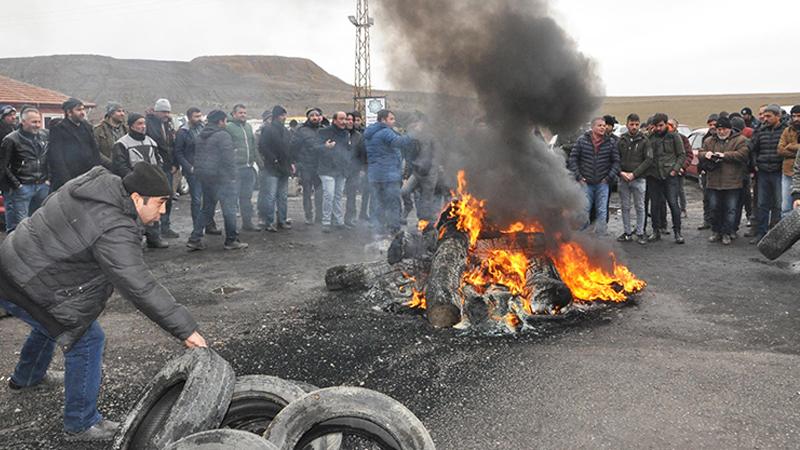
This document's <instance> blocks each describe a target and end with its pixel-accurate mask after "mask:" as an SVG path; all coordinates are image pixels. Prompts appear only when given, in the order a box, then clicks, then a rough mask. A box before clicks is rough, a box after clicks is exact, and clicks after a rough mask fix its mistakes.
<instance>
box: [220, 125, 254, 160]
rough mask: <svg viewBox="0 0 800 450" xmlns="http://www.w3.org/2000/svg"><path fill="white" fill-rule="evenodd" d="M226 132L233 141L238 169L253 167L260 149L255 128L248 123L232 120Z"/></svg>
mask: <svg viewBox="0 0 800 450" xmlns="http://www.w3.org/2000/svg"><path fill="white" fill-rule="evenodd" d="M225 131H227V132H228V134H230V135H231V139H233V149H234V151H235V152H236V154H235V155H236V167H247V166H252V165H253V163H254V162H256V156H257V154H258V149H257V148H256V138H255V135H254V134H253V127H252V126H250V124H249V123H247V122H240V121H238V120H234V119H233V118H231V119H230V120H229V121H228V126H226V127H225Z"/></svg>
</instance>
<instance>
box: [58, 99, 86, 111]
mask: <svg viewBox="0 0 800 450" xmlns="http://www.w3.org/2000/svg"><path fill="white" fill-rule="evenodd" d="M80 105H83V102H82V101H81V100H78V99H77V98H74V97H70V98H68V99H66V100H65V101H64V103H62V104H61V109H63V110H64V111H72V109H73V108H75V107H77V106H80Z"/></svg>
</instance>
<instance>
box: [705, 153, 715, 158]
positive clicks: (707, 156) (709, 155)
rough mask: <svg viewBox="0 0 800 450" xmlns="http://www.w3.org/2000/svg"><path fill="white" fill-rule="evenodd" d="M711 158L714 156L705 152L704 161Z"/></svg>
mask: <svg viewBox="0 0 800 450" xmlns="http://www.w3.org/2000/svg"><path fill="white" fill-rule="evenodd" d="M712 156H714V153H713V152H706V154H705V157H706V159H711V157H712Z"/></svg>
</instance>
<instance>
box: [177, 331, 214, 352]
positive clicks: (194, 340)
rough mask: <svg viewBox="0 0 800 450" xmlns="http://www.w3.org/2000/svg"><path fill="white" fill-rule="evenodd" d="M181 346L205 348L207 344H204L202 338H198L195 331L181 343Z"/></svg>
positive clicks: (204, 341)
mask: <svg viewBox="0 0 800 450" xmlns="http://www.w3.org/2000/svg"><path fill="white" fill-rule="evenodd" d="M183 345H185V346H186V348H207V347H208V344H206V340H205V339H204V338H203V336H200V333H198V332H197V331H195V332H194V333H192V335H191V336H189V337H188V338H186V340H185V341H183Z"/></svg>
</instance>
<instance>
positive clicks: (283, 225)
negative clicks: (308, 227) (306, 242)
mask: <svg viewBox="0 0 800 450" xmlns="http://www.w3.org/2000/svg"><path fill="white" fill-rule="evenodd" d="M278 228H280V229H281V230H291V229H292V224H290V223H289V222H288V219H287V221H286V222H284V223H279V224H278Z"/></svg>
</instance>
